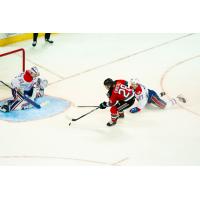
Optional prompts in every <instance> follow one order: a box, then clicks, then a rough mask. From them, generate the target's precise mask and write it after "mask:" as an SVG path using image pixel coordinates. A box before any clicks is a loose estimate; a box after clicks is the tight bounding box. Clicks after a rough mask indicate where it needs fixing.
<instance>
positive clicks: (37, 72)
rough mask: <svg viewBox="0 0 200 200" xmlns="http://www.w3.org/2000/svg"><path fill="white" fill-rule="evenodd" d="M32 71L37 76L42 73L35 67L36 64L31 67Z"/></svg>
mask: <svg viewBox="0 0 200 200" xmlns="http://www.w3.org/2000/svg"><path fill="white" fill-rule="evenodd" d="M30 71H31V72H32V73H33V74H35V75H37V76H39V75H40V73H39V70H38V68H37V67H35V66H34V67H31V69H30Z"/></svg>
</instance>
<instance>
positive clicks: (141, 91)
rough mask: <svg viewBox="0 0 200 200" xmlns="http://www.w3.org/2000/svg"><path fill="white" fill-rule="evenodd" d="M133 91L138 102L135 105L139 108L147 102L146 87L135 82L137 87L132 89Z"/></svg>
mask: <svg viewBox="0 0 200 200" xmlns="http://www.w3.org/2000/svg"><path fill="white" fill-rule="evenodd" d="M134 92H135V97H136V100H137V102H138V104H137V107H138V108H139V109H140V110H141V109H143V108H144V107H145V105H146V104H147V102H148V93H149V92H148V89H147V88H146V87H145V86H144V85H142V84H139V83H137V87H136V88H135V89H134Z"/></svg>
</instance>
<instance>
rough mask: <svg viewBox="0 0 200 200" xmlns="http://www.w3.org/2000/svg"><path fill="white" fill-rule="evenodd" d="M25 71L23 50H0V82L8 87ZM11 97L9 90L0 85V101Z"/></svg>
mask: <svg viewBox="0 0 200 200" xmlns="http://www.w3.org/2000/svg"><path fill="white" fill-rule="evenodd" d="M23 71H25V50H24V49H22V48H20V49H15V50H3V49H0V81H3V82H5V83H7V84H8V85H10V82H11V80H12V79H13V78H14V77H15V76H17V75H18V74H20V73H21V72H23ZM10 95H11V92H10V90H9V89H8V88H7V87H5V86H4V85H3V84H2V83H0V100H1V99H2V98H7V97H9V96H10Z"/></svg>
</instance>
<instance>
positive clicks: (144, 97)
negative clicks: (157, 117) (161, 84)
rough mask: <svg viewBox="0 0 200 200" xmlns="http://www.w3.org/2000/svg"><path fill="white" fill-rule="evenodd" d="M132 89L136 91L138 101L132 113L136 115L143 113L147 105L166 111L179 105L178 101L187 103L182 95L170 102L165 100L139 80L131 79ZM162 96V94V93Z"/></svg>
mask: <svg viewBox="0 0 200 200" xmlns="http://www.w3.org/2000/svg"><path fill="white" fill-rule="evenodd" d="M130 88H131V89H133V90H134V92H135V97H136V100H137V106H134V107H133V108H131V110H130V112H131V113H136V112H139V111H141V110H142V109H143V108H144V107H145V106H146V105H147V104H151V103H152V104H154V105H155V106H157V107H159V108H161V109H165V108H167V107H170V106H172V105H175V104H177V100H178V101H180V102H182V103H186V99H185V98H184V97H183V96H182V95H178V96H177V97H176V98H172V99H170V100H167V101H166V100H163V99H161V98H160V96H159V95H158V94H157V93H156V92H155V91H154V90H150V89H148V88H146V87H145V86H144V85H142V84H140V83H139V81H138V80H137V79H135V80H134V79H131V81H130ZM161 94H162V93H161Z"/></svg>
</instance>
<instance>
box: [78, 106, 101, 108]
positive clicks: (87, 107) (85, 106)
mask: <svg viewBox="0 0 200 200" xmlns="http://www.w3.org/2000/svg"><path fill="white" fill-rule="evenodd" d="M77 107H78V108H98V107H99V106H77Z"/></svg>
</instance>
